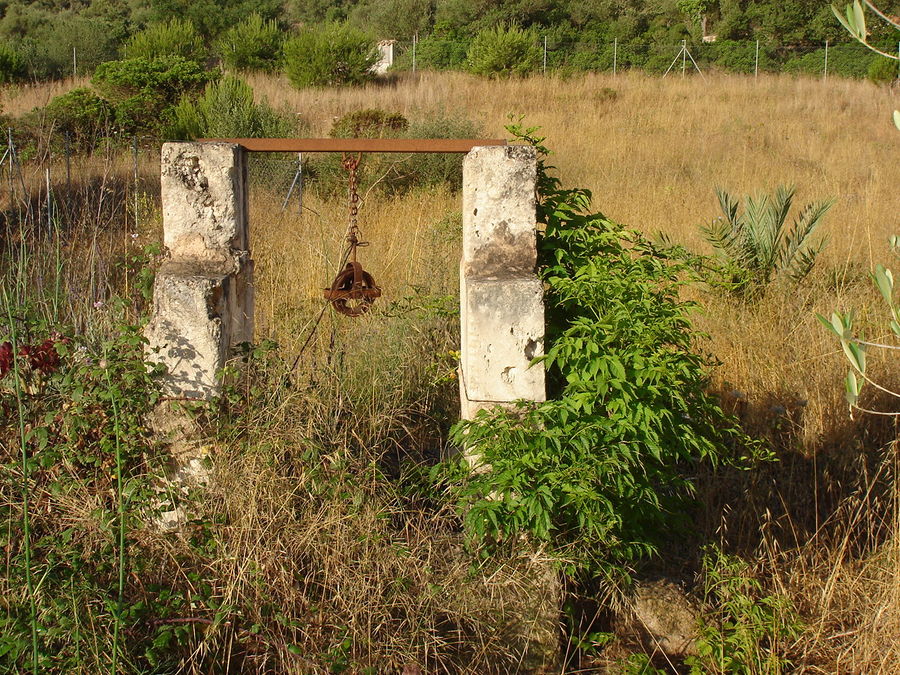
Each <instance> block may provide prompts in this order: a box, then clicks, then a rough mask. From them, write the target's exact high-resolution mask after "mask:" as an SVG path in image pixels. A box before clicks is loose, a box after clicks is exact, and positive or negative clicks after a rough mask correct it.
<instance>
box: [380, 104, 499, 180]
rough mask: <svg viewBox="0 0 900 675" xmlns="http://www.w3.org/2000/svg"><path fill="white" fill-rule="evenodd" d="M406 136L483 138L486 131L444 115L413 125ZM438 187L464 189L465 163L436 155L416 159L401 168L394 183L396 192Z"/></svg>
mask: <svg viewBox="0 0 900 675" xmlns="http://www.w3.org/2000/svg"><path fill="white" fill-rule="evenodd" d="M404 135H405V136H406V137H408V138H480V137H481V136H482V129H481V126H480V125H478V124H476V123H475V122H472V121H470V120H467V119H462V118H459V117H452V116H450V115H446V114H444V115H435V116H432V117H427V118H425V119H423V120H419V121H417V122H414V123H412V124H410V125H409V129H407V131H406V133H405V134H404ZM438 185H446V186H448V187H449V188H450V189H452V190H461V189H462V162H461V161H460V158H459V156H457V155H451V154H447V153H435V152H425V153H418V154H415V155H412V156H411V157H409V158H408V159H406V160H405V161H404V162H403V163H402V164H400V165H398V166H397V175H396V176H395V177H393V178H392V180H391V183H390V186H391V189H393V190H395V191H399V190H406V189H412V188H415V187H434V186H438Z"/></svg>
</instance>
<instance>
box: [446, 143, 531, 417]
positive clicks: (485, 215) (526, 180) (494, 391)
mask: <svg viewBox="0 0 900 675" xmlns="http://www.w3.org/2000/svg"><path fill="white" fill-rule="evenodd" d="M536 180H537V161H536V157H535V151H534V148H531V147H529V146H521V145H516V146H494V147H478V148H473V149H472V151H471V152H470V153H469V154H468V155H466V158H465V160H464V161H463V254H462V261H461V264H460V316H461V320H460V324H461V333H462V335H461V350H460V351H461V354H460V378H459V379H460V399H461V409H462V417H463V418H464V419H471V418H472V417H473V416H474V415H475V413H477V412H478V411H479V410H481V409H482V408H490V407H493V406H495V405H497V404H501V405H502V404H510V403H512V402H513V401H516V400H518V399H527V400H531V401H544V400H546V391H545V386H544V367H543V364H537V365H535V366H531V367H530V363H531V360H532V359H533V358H534V357H536V356H541V355H542V354H543V349H544V304H543V285H542V283H541V281H540V280H539V279H538V277H537V275H536V273H535V265H536V262H537V245H536V222H535V183H536Z"/></svg>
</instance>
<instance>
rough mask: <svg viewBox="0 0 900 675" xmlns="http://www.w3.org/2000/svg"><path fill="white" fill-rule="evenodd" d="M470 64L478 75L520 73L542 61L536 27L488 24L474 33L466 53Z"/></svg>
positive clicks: (530, 70)
mask: <svg viewBox="0 0 900 675" xmlns="http://www.w3.org/2000/svg"><path fill="white" fill-rule="evenodd" d="M466 61H467V64H468V68H469V70H470V71H471V72H473V73H475V74H476V75H487V76H488V77H510V76H512V75H515V76H518V77H521V76H523V75H527V74H528V73H530V72H532V71H534V70H535V69H536V68H537V67H538V65H539V64H540V62H541V48H540V47H539V46H538V35H537V33H536V32H535V31H534V30H525V29H522V28H519V27H517V26H502V25H501V26H496V27H494V28H486V29H484V30H482V31H481V32H479V33H478V35H476V36H475V39H474V40H473V41H472V44H471V46H470V47H469V51H468V53H467V55H466Z"/></svg>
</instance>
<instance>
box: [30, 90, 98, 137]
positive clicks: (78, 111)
mask: <svg viewBox="0 0 900 675" xmlns="http://www.w3.org/2000/svg"><path fill="white" fill-rule="evenodd" d="M42 113H43V115H44V117H45V123H47V124H50V125H52V127H53V128H54V129H55V130H56V131H59V132H62V133H63V134H66V135H68V136H69V138H70V139H71V141H72V144H73V147H74V148H76V149H79V150H89V149H91V148H93V147H94V146H95V145H96V144H97V140H98V139H99V138H101V137H102V136H104V135H106V133H107V132H108V130H109V126H110V125H111V123H112V121H113V115H114V110H113V108H112V106H111V105H110V104H109V103H107V102H106V101H105V100H103V99H102V98H100V97H99V96H97V94H95V93H94V92H93V91H92V90H90V89H88V88H87V87H80V88H78V89H73V90H72V91H70V92H67V93H65V94H63V95H62V96H57V97H56V98H54V99H53V100H52V101H50V103H48V104H47V106H46V107H45V108H44V109H43V111H42Z"/></svg>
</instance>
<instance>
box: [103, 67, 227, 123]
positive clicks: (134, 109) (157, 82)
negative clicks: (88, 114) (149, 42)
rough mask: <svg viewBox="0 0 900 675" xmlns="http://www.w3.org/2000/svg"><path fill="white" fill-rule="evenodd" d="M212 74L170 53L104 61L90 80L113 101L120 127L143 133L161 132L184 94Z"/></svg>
mask: <svg viewBox="0 0 900 675" xmlns="http://www.w3.org/2000/svg"><path fill="white" fill-rule="evenodd" d="M213 77H214V76H213V74H212V73H207V72H206V71H205V70H203V68H202V67H201V66H200V65H199V64H198V63H196V62H195V61H188V60H187V59H184V58H182V57H180V56H168V57H159V58H154V59H126V60H124V61H109V62H107V63H103V64H101V65H100V67H98V68H97V70H96V72H95V73H94V77H93V78H92V79H91V82H92V84H93V85H94V87H95V88H96V89H97V91H98V92H99V93H100V95H101V96H103V97H104V98H105V99H106V100H108V101H109V102H110V103H112V105H113V107H114V109H115V119H116V124H117V125H118V126H119V128H120V129H121V130H123V131H125V132H128V133H142V132H147V131H153V132H158V131H159V130H160V128H161V127H162V126H164V125H165V124H166V123H167V121H168V120H169V118H170V117H171V114H172V109H173V107H174V106H175V104H176V103H177V102H178V101H179V100H180V99H181V97H182V96H184V95H185V94H186V93H191V92H196V91H198V90H199V89H201V88H202V87H203V86H204V85H205V84H206V83H207V82H208V81H209V80H210V79H212V78H213Z"/></svg>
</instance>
